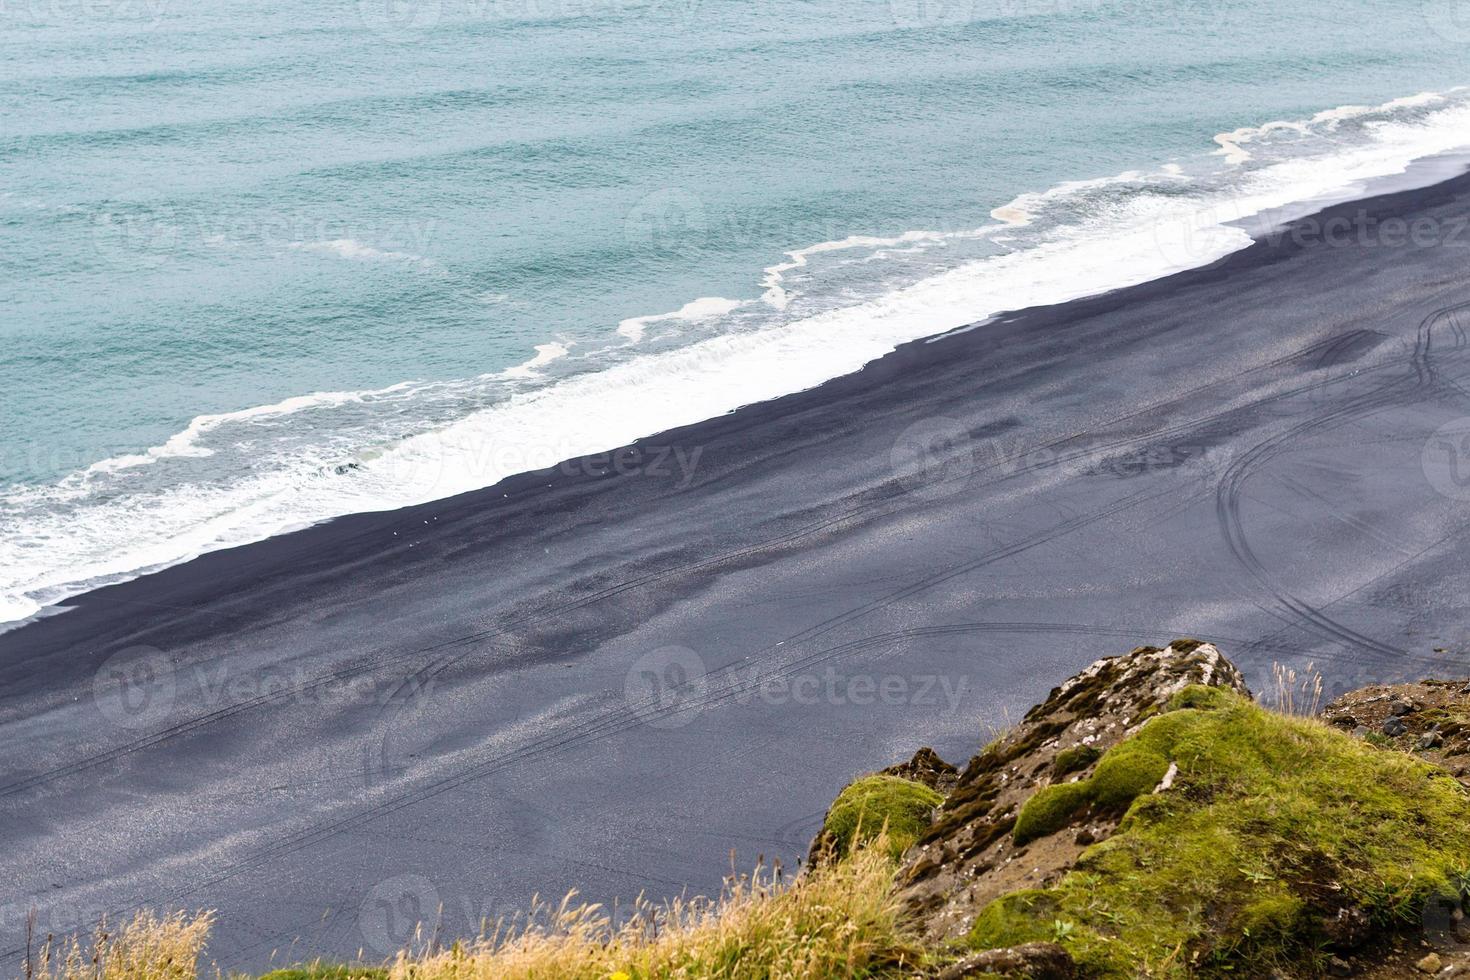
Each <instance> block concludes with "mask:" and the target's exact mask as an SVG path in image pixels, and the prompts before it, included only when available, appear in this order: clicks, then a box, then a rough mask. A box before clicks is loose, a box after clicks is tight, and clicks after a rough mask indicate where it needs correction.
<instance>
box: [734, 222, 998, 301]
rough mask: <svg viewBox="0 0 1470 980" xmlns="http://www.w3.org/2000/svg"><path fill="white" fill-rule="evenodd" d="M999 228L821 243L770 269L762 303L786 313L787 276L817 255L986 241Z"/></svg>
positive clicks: (763, 284) (788, 255) (765, 277)
mask: <svg viewBox="0 0 1470 980" xmlns="http://www.w3.org/2000/svg"><path fill="white" fill-rule="evenodd" d="M998 227H1000V226H998V225H992V226H985V227H981V228H972V229H966V230H963V231H949V232H945V231H906V232H904V233H903V234H902V235H896V236H894V237H892V238H881V237H877V236H874V235H851V236H849V237H847V238H843V239H839V240H837V241H831V242H818V243H817V244H815V245H808V246H807V247H805V248H798V249H794V250H792V251H790V252H787V253H786V261H785V262H778V263H777V264H775V265H773V266H768V267H767V268H766V269H765V272H764V274H763V275H762V276H761V289H762V293H761V299H763V300H764V301H765V302H766V304H767V305H769V306H771V307H773V308H775V309H778V310H784V309H785V308H786V307H787V306H788V305H789V304H790V302H791V295H790V293H789V292H788V291H787V290H786V288H785V287H784V286H783V285H782V283H783V282H784V281H785V279H786V273H788V272H791V271H792V270H794V269H801V268H805V267H806V265H807V263H808V261H809V260H810V259H811V257H812V256H813V255H821V254H824V253H827V252H842V251H846V250H848V249H855V248H867V249H876V248H893V247H894V246H898V245H909V244H912V243H915V242H943V241H951V240H959V239H966V238H982V237H984V236H986V235H989V234H990V233H991V232H993V231H995V230H996V229H997V228H998Z"/></svg>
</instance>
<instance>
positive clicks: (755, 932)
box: [389, 839, 923, 980]
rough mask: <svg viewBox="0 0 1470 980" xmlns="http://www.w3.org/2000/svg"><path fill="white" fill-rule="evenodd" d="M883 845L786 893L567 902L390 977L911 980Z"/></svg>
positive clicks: (413, 958) (774, 884) (405, 961)
mask: <svg viewBox="0 0 1470 980" xmlns="http://www.w3.org/2000/svg"><path fill="white" fill-rule="evenodd" d="M894 870H895V868H894V864H893V862H892V860H891V859H890V858H889V857H888V856H887V853H886V849H885V845H884V844H883V843H882V841H881V839H880V840H879V841H875V842H874V844H873V846H870V847H867V848H864V849H860V850H858V851H857V852H856V853H855V854H853V855H852V856H851V857H849V858H848V859H846V860H844V861H841V862H838V863H835V864H831V865H826V866H823V867H822V868H820V869H818V870H816V871H814V872H813V873H810V874H808V875H805V876H803V877H801V878H799V879H797V880H796V881H795V882H794V883H791V884H790V885H782V884H781V883H780V882H779V881H778V880H777V876H775V875H773V874H771V873H770V872H769V871H762V870H757V872H756V873H755V874H753V875H744V876H740V877H738V878H734V879H732V880H731V881H729V882H728V883H727V887H726V889H725V893H724V894H723V895H722V896H721V898H720V900H719V901H718V902H709V901H703V900H697V901H693V902H684V903H678V902H676V903H672V904H670V905H666V906H661V907H659V908H657V909H653V908H641V909H639V910H638V911H637V914H635V915H634V917H633V918H632V920H631V921H629V922H627V923H625V924H622V925H615V924H614V923H613V922H611V921H610V920H609V918H608V916H607V915H606V914H605V913H603V912H602V911H601V910H600V909H599V908H598V907H597V906H585V905H584V906H574V905H572V904H571V903H570V902H563V903H562V905H561V906H560V907H559V908H557V909H555V910H552V911H551V912H550V913H549V914H547V915H544V916H542V917H541V918H542V921H541V922H539V923H537V924H534V925H532V926H531V927H529V928H525V929H521V930H519V931H518V932H517V933H515V934H514V935H510V936H507V937H498V936H494V935H491V936H487V937H485V938H483V939H480V940H478V941H476V942H474V943H469V944H463V945H457V946H455V947H453V948H450V949H448V950H444V951H440V952H434V953H429V954H423V955H414V954H411V953H408V952H404V953H400V954H399V956H398V958H397V960H396V961H395V962H394V963H393V964H392V965H391V967H390V969H389V976H390V978H391V980H492V978H493V980H608V978H615V980H650V978H654V977H660V978H662V977H677V978H703V977H722V978H731V980H736V978H766V977H790V978H796V980H800V978H809V980H815V978H826V977H870V976H884V975H904V976H910V975H912V974H913V973H914V972H915V969H914V968H915V966H916V965H917V964H918V963H919V962H920V961H921V960H922V959H923V954H922V951H921V949H920V946H919V943H918V941H917V940H916V938H915V937H914V936H913V935H912V934H911V933H910V932H909V931H908V929H907V927H906V926H905V924H904V921H903V918H902V916H901V914H900V910H899V908H898V905H897V902H896V901H895V900H894V897H893V888H892V886H893V875H894Z"/></svg>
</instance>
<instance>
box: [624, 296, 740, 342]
mask: <svg viewBox="0 0 1470 980" xmlns="http://www.w3.org/2000/svg"><path fill="white" fill-rule="evenodd" d="M745 304H746V300H743V299H725V298H724V297H723V296H704V297H701V298H699V299H697V300H694V301H693V302H692V303H685V304H684V305H683V306H681V307H679V309H677V310H675V311H674V312H672V313H657V314H654V315H653V316H635V317H629V318H628V319H626V320H624V321H623V322H622V323H619V324H618V333H619V334H621V335H622V336H624V337H627V338H628V339H629V340H631V341H633V342H634V343H635V344H636V343H637V342H638V341H640V340H642V339H643V335H644V334H645V333H646V332H647V331H648V325H649V324H650V323H665V322H669V321H676V320H683V321H685V322H696V321H699V320H709V319H712V318H713V317H718V316H724V315H725V314H727V313H733V312H735V311H736V310H738V309H740V307H742V306H744V305H745Z"/></svg>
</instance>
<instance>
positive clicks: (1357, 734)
mask: <svg viewBox="0 0 1470 980" xmlns="http://www.w3.org/2000/svg"><path fill="white" fill-rule="evenodd" d="M1367 737H1368V726H1367V725H1359V726H1358V727H1357V728H1354V729H1353V738H1367Z"/></svg>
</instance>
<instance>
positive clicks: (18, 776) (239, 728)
mask: <svg viewBox="0 0 1470 980" xmlns="http://www.w3.org/2000/svg"><path fill="white" fill-rule="evenodd" d="M1467 213H1470V179H1465V178H1458V179H1455V180H1452V181H1449V182H1447V183H1441V184H1438V185H1436V186H1434V187H1431V188H1428V189H1424V190H1418V191H1411V192H1403V193H1397V194H1392V195H1387V196H1381V197H1378V198H1374V199H1371V200H1369V201H1367V202H1360V203H1357V204H1352V205H1343V206H1341V207H1340V208H1337V209H1334V210H1332V211H1331V212H1329V213H1327V214H1326V217H1333V216H1337V217H1349V218H1351V219H1353V220H1355V221H1356V220H1359V219H1360V216H1363V215H1366V216H1367V220H1368V227H1369V228H1370V231H1369V234H1368V235H1367V236H1366V239H1365V240H1363V241H1359V240H1358V239H1357V237H1356V236H1348V237H1349V238H1350V239H1351V241H1344V240H1342V238H1341V237H1340V236H1339V237H1338V238H1337V239H1336V240H1335V241H1332V242H1329V241H1325V240H1324V239H1323V238H1322V237H1320V236H1315V235H1307V236H1303V237H1302V238H1301V239H1300V240H1293V239H1292V238H1291V237H1290V236H1288V237H1287V238H1285V239H1281V240H1277V241H1274V242H1272V241H1262V242H1259V243H1258V244H1257V245H1256V246H1254V247H1253V248H1251V249H1249V250H1246V251H1244V252H1241V253H1238V254H1236V255H1234V256H1232V257H1230V258H1229V259H1226V260H1224V261H1222V262H1220V263H1217V264H1216V265H1214V266H1212V267H1209V268H1207V269H1203V270H1198V271H1194V272H1190V273H1186V274H1182V275H1178V276H1174V277H1172V278H1169V279H1166V280H1162V281H1160V282H1156V283H1152V284H1148V285H1144V286H1140V287H1136V288H1132V289H1127V290H1123V291H1119V292H1116V293H1112V294H1109V295H1107V296H1104V297H1101V298H1097V299H1092V300H1086V301H1081V302H1075V303H1069V304H1066V305H1063V306H1059V307H1051V308H1044V309H1038V310H1032V311H1027V312H1025V313H1022V314H1018V315H1014V316H1009V317H1005V318H1002V319H1001V320H999V321H997V322H994V323H989V324H986V325H984V326H982V327H980V328H978V329H973V330H970V331H968V332H962V333H958V334H954V335H951V336H948V337H945V338H942V339H939V340H936V341H932V342H927V343H915V344H911V345H908V346H906V347H904V348H903V349H901V350H899V351H897V352H895V353H894V354H893V355H891V356H889V357H887V358H885V359H883V360H882V361H879V362H877V363H874V364H872V365H870V366H869V367H868V368H867V369H866V370H864V371H862V372H860V373H858V374H856V375H852V376H849V377H845V378H841V379H838V380H836V381H833V382H831V383H829V384H826V385H824V386H822V387H821V388H818V389H815V390H813V391H810V392H805V393H802V394H798V395H793V396H790V397H787V398H783V399H780V400H778V401H775V402H770V403H766V404H761V405H755V406H751V407H749V408H747V409H743V410H741V411H739V412H736V413H734V414H732V415H729V416H726V417H723V418H719V419H715V420H712V421H709V422H705V423H701V424H699V425H695V426H691V427H688V428H685V429H680V430H676V431H674V432H670V433H666V434H664V435H661V436H657V437H654V438H652V439H649V440H646V441H645V442H644V443H642V444H640V447H641V448H639V449H637V450H635V451H632V452H629V453H624V454H623V455H622V456H620V457H617V458H616V459H593V460H589V461H583V462H582V463H579V464H578V465H575V466H572V467H566V468H563V469H559V470H557V471H555V472H552V473H549V474H548V473H542V474H537V475H532V476H527V477H520V478H516V479H513V480H510V481H508V482H506V483H505V484H502V485H501V486H498V487H495V488H492V489H489V490H486V491H483V492H478V493H473V494H468V495H465V496H462V497H457V498H454V499H451V500H446V501H441V502H438V503H434V504H431V505H427V506H423V507H417V508H413V509H410V510H405V511H399V512H395V513H391V514H372V515H363V516H358V517H352V518H347V519H343V520H338V521H335V522H332V523H330V524H327V525H323V526H320V527H316V528H312V529H310V530H306V531H302V532H300V533H297V534H292V535H288V536H284V537H281V538H278V539H274V540H271V541H266V542H263V543H260V544H256V545H251V546H248V547H244V548H240V549H237V550H233V551H229V552H222V553H218V554H214V555H209V556H206V557H204V558H200V559H198V560H196V561H193V562H190V563H189V564H187V565H183V566H180V567H177V568H173V569H170V570H168V571H165V572H162V573H159V574H155V575H150V576H147V577H145V578H142V579H139V580H137V581H134V582H130V583H127V584H124V585H120V586H115V587H112V588H107V589H102V590H99V591H97V592H94V593H92V594H90V595H87V596H85V597H82V598H81V599H79V600H76V601H75V603H74V606H75V608H74V609H72V610H71V611H70V612H67V613H65V614H62V615H57V616H53V617H50V618H47V619H45V620H42V621H40V622H37V623H35V624H32V625H29V626H26V627H23V628H21V629H18V630H14V631H11V632H9V633H5V634H3V635H0V853H3V854H4V855H5V858H4V861H3V865H0V952H4V953H5V961H6V963H7V965H9V964H12V963H15V962H16V961H17V958H18V956H19V950H20V949H21V947H22V946H23V943H24V928H25V927H24V919H25V914H26V910H27V909H29V908H32V907H34V908H35V909H36V910H37V916H38V928H39V929H40V930H41V931H42V932H44V931H46V930H48V929H58V930H59V929H65V928H71V927H75V926H76V925H77V924H78V923H79V922H80V923H81V924H83V925H86V924H87V923H89V922H90V921H91V920H92V919H93V918H95V916H96V915H97V914H98V913H99V912H101V911H113V912H116V911H118V910H123V909H128V908H131V907H135V906H137V905H140V904H149V905H153V906H156V907H157V906H164V907H167V906H182V907H187V908H198V907H209V908H217V909H219V910H220V921H219V925H218V927H217V929H216V932H215V939H214V941H213V943H212V945H211V952H212V953H213V954H214V955H215V957H217V958H218V960H219V962H220V964H221V965H222V966H224V967H227V968H234V967H242V968H243V967H260V966H263V965H265V964H266V963H267V962H269V961H271V960H272V957H273V954H274V959H275V961H276V962H282V961H286V960H290V959H293V958H300V957H302V956H307V955H315V954H319V953H322V954H338V955H342V954H351V953H353V952H354V951H356V950H358V949H360V948H361V949H364V950H365V952H366V954H367V955H368V956H369V957H372V958H376V957H378V956H380V955H382V954H384V953H386V952H388V951H389V948H390V947H392V946H395V945H396V944H397V943H399V942H402V941H403V940H404V939H405V938H406V936H407V931H408V929H409V927H410V924H411V923H412V921H414V920H415V919H417V918H419V917H423V918H425V919H427V920H429V921H430V922H431V923H432V922H433V921H434V920H435V918H436V910H437V909H439V908H440V906H441V905H442V913H440V914H438V915H437V918H438V931H439V934H440V935H441V936H445V937H447V936H455V935H462V934H466V933H471V932H474V931H475V930H476V929H477V926H478V922H479V920H480V919H481V918H483V917H491V918H493V917H495V916H498V915H501V914H506V913H509V912H513V911H515V910H517V909H520V908H524V907H525V905H526V903H527V902H528V900H529V899H530V897H531V895H532V893H534V892H540V893H541V894H542V895H547V896H553V897H559V896H560V895H561V894H562V893H563V892H564V891H565V890H567V889H569V888H572V887H577V888H580V889H581V890H582V892H583V894H584V895H586V896H587V897H589V898H593V899H599V900H608V901H611V900H612V899H614V898H618V899H621V900H622V901H624V902H626V901H627V900H628V899H631V898H632V897H633V896H635V895H636V894H638V893H639V892H647V893H648V894H650V895H653V896H666V895H671V894H675V893H678V892H679V891H680V890H681V889H684V888H686V887H688V888H689V889H691V890H693V891H709V890H711V889H715V888H717V887H718V885H719V881H720V878H721V875H722V873H724V872H725V871H726V870H727V869H728V868H729V861H730V858H729V852H730V849H731V848H735V849H736V851H737V858H736V860H737V863H738V864H740V865H745V866H748V865H749V864H750V863H751V862H753V861H754V860H755V859H756V856H757V855H758V854H762V853H763V854H765V855H766V856H767V857H768V858H770V857H779V858H782V859H784V860H786V861H787V862H788V863H794V861H795V859H796V858H797V856H798V855H800V854H802V853H803V852H804V850H805V848H806V846H807V843H808V841H809V839H810V836H811V834H812V832H813V830H814V829H815V827H816V825H817V822H818V820H819V818H820V815H821V813H822V810H823V808H824V807H825V805H826V804H827V802H828V801H829V800H830V799H831V798H832V796H833V795H834V794H835V793H836V791H837V790H838V789H839V788H840V787H841V785H842V784H843V783H844V782H845V781H846V780H848V779H849V778H850V777H851V776H852V775H854V774H856V773H859V772H862V771H864V770H870V769H873V768H876V767H880V766H883V765H887V764H889V763H892V762H894V761H897V760H899V759H901V758H904V757H906V756H907V755H909V754H910V753H911V752H912V751H913V750H914V749H915V748H916V747H918V746H919V745H922V744H930V745H934V746H935V747H936V748H938V749H939V750H940V752H941V754H944V755H946V756H949V757H951V758H954V759H957V760H962V759H964V758H967V757H968V756H969V755H970V754H971V753H972V752H973V751H975V750H976V749H977V748H978V746H979V745H980V743H982V742H984V741H986V740H987V738H988V735H987V731H986V729H987V726H997V725H1002V724H1004V723H1005V720H1006V719H1007V718H1016V717H1018V716H1019V715H1020V713H1021V712H1023V711H1024V710H1025V708H1026V707H1027V706H1029V705H1030V704H1031V703H1033V702H1035V701H1037V700H1039V699H1040V698H1041V697H1043V696H1044V695H1045V693H1046V691H1047V690H1048V689H1049V688H1050V687H1052V686H1053V685H1055V684H1056V683H1057V682H1059V681H1060V680H1061V679H1062V678H1064V677H1065V676H1067V675H1068V674H1070V673H1072V672H1073V671H1075V670H1077V669H1078V668H1080V667H1082V666H1083V665H1085V664H1086V663H1088V662H1089V661H1091V660H1093V659H1095V658H1096V657H1098V656H1102V655H1105V654H1108V653H1112V652H1117V651H1120V650H1125V649H1128V648H1131V647H1133V646H1135V645H1138V644H1143V643H1156V642H1161V641H1165V640H1168V639H1169V638H1171V637H1173V636H1176V635H1180V634H1185V635H1194V636H1199V637H1203V638H1206V639H1210V640H1214V641H1215V642H1217V643H1218V644H1219V645H1220V646H1221V648H1222V649H1223V650H1224V651H1225V653H1226V654H1227V655H1228V656H1231V657H1233V658H1234V659H1236V660H1237V662H1239V663H1240V664H1241V666H1242V667H1243V668H1245V669H1246V671H1247V673H1248V675H1249V676H1250V678H1251V680H1252V683H1253V685H1254V686H1255V687H1256V688H1257V689H1260V688H1262V687H1265V686H1268V683H1269V679H1270V669H1271V664H1272V662H1273V661H1281V662H1283V663H1288V664H1291V665H1295V666H1297V667H1302V666H1304V665H1305V664H1307V663H1308V662H1310V661H1315V662H1316V663H1317V664H1318V665H1319V666H1320V667H1321V668H1322V670H1323V671H1324V673H1325V675H1326V681H1327V685H1328V688H1329V690H1334V689H1342V688H1347V687H1351V686H1356V685H1358V684H1360V683H1363V682H1366V681H1369V680H1388V679H1397V678H1404V677H1418V676H1422V675H1426V674H1436V675H1445V674H1459V675H1465V674H1470V666H1466V664H1467V662H1470V608H1467V607H1470V562H1467V560H1466V558H1465V555H1466V543H1467V542H1466V539H1465V533H1464V532H1465V530H1466V528H1467V525H1470V443H1467V442H1464V441H1462V440H1459V439H1453V438H1452V439H1448V440H1446V439H1443V438H1439V439H1437V438H1436V437H1435V433H1436V431H1437V430H1439V429H1440V428H1441V426H1443V425H1445V424H1446V423H1448V422H1451V421H1452V420H1455V419H1459V418H1463V417H1464V416H1466V415H1467V414H1470V356H1467V351H1466V336H1465V332H1464V329H1463V327H1464V325H1465V324H1466V323H1470V305H1466V304H1470V263H1467V259H1470V235H1467V234H1464V229H1463V228H1461V229H1460V234H1459V235H1458V237H1457V236H1456V233H1455V231H1454V229H1455V226H1456V225H1457V224H1459V223H1461V222H1462V221H1463V219H1464V217H1465V215H1466V214H1467ZM1394 216H1406V217H1408V218H1413V219H1423V220H1424V221H1426V222H1429V224H1427V225H1424V226H1423V227H1432V228H1434V229H1436V231H1435V233H1434V234H1432V235H1428V236H1420V239H1419V240H1418V241H1417V242H1416V241H1412V240H1411V241H1407V242H1405V243H1403V244H1398V236H1397V235H1394V234H1392V233H1391V232H1390V233H1386V234H1385V233H1382V232H1385V231H1387V229H1386V228H1385V227H1384V226H1382V225H1380V224H1378V223H1377V222H1379V221H1380V220H1381V219H1383V218H1387V217H1394ZM1316 220H1317V221H1318V222H1319V223H1320V221H1321V220H1322V219H1321V217H1320V216H1319V218H1318V219H1316ZM1315 227H1320V224H1319V225H1317V226H1315ZM1389 227H1392V226H1389ZM1451 434H1452V435H1454V433H1451ZM670 447H673V448H677V449H678V450H679V452H680V453H681V454H682V458H683V459H684V461H685V462H686V463H687V462H688V461H689V460H690V459H692V458H693V454H694V453H695V452H697V453H698V460H697V464H696V465H695V467H694V472H693V478H692V480H688V481H686V478H685V474H684V473H683V472H681V470H680V467H679V466H678V465H676V463H675V461H674V457H673V455H672V454H668V455H667V456H666V457H665V458H661V456H660V454H661V453H663V451H664V450H666V449H669V448H670ZM614 464H616V465H614ZM604 474H605V475H604ZM1436 648H1438V649H1439V650H1440V651H1443V652H1436ZM104 663H106V664H108V666H107V667H106V668H105V669H103V670H101V671H100V673H99V668H102V667H103V665H104ZM120 664H121V665H123V666H124V667H126V668H127V669H128V670H131V671H132V672H131V673H128V672H127V671H122V672H119V670H118V669H117V668H118V667H119V665H120ZM655 685H657V686H655ZM293 939H299V942H298V944H297V946H296V953H295V954H294V956H293V954H292V953H291V952H290V947H291V943H292V941H293Z"/></svg>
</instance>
